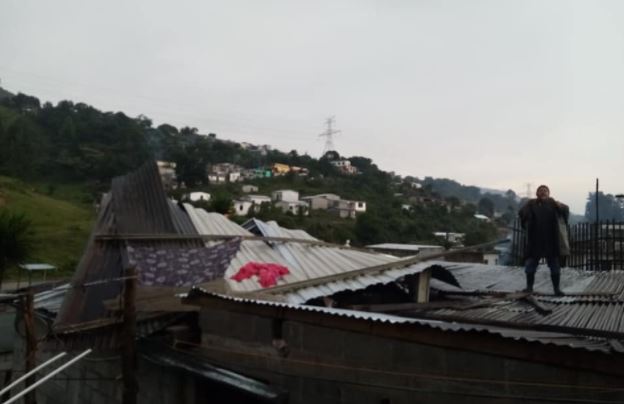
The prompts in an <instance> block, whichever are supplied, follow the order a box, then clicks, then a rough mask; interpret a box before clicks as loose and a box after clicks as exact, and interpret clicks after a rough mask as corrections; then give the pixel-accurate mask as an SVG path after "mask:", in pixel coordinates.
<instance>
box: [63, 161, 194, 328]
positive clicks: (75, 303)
mask: <svg viewBox="0 0 624 404" xmlns="http://www.w3.org/2000/svg"><path fill="white" fill-rule="evenodd" d="M98 234H106V235H114V234H183V235H195V234H197V232H196V230H195V227H194V226H193V224H192V222H191V220H190V219H189V218H188V216H187V215H186V213H185V212H184V211H183V210H182V209H181V208H180V207H178V206H176V205H175V204H174V203H173V202H172V201H170V200H169V199H168V198H167V196H166V194H165V192H164V190H163V187H162V182H161V179H160V175H159V173H158V167H157V166H156V164H155V163H154V162H148V163H146V164H144V165H143V166H141V167H140V168H139V169H137V170H136V171H133V172H131V173H129V174H127V175H124V176H121V177H116V178H114V179H113V181H112V185H111V192H110V193H108V194H106V195H105V196H104V198H103V199H102V204H101V211H100V215H99V217H98V220H97V222H96V224H95V226H94V229H93V232H92V234H91V237H90V239H89V242H88V244H87V247H86V249H85V252H84V253H83V256H82V258H81V260H80V263H79V264H78V267H77V268H76V271H75V273H74V275H73V277H72V281H71V285H72V287H71V288H69V290H68V291H67V294H66V295H65V298H64V300H63V303H62V305H61V307H60V309H59V312H58V315H57V317H56V319H55V327H65V326H70V325H74V324H76V323H83V322H90V321H93V320H96V319H100V318H103V317H106V316H108V315H109V309H108V308H107V307H106V306H105V304H104V302H105V301H107V300H111V299H114V298H116V297H117V296H119V294H120V292H121V286H122V284H121V280H120V278H121V277H122V276H123V271H124V262H127V257H126V256H125V244H124V243H123V242H121V241H103V240H97V239H96V237H95V236H96V235H98ZM137 243H139V242H137ZM150 244H151V245H158V246H178V247H191V248H192V247H202V246H203V243H202V242H201V240H199V239H198V240H169V241H166V242H140V245H143V246H145V245H150ZM85 284H89V286H86V287H81V286H84V285H85Z"/></svg>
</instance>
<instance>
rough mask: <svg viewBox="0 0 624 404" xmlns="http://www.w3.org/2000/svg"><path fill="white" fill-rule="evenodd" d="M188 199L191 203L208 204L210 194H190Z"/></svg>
mask: <svg viewBox="0 0 624 404" xmlns="http://www.w3.org/2000/svg"><path fill="white" fill-rule="evenodd" d="M188 198H189V200H190V201H191V202H198V201H206V202H208V201H209V200H210V194H209V193H208V192H191V193H190V194H189V195H188Z"/></svg>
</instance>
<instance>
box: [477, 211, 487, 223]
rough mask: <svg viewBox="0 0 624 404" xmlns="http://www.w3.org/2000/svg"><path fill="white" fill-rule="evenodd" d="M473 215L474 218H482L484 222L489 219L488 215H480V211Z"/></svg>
mask: <svg viewBox="0 0 624 404" xmlns="http://www.w3.org/2000/svg"><path fill="white" fill-rule="evenodd" d="M474 217H475V219H479V220H483V221H484V222H489V221H490V218H489V217H487V216H485V215H482V214H480V213H477V214H475V215H474Z"/></svg>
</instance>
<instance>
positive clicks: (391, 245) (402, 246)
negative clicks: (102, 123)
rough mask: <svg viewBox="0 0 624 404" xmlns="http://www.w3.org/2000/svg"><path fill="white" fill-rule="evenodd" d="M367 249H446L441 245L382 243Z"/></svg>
mask: <svg viewBox="0 0 624 404" xmlns="http://www.w3.org/2000/svg"><path fill="white" fill-rule="evenodd" d="M366 248H372V249H374V250H397V251H416V252H418V251H420V250H423V249H427V250H428V249H434V248H435V249H444V247H442V246H440V245H434V244H398V243H382V244H371V245H367V246H366Z"/></svg>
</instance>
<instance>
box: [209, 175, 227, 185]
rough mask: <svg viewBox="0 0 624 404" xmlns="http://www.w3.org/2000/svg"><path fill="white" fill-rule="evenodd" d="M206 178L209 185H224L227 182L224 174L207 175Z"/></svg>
mask: <svg viewBox="0 0 624 404" xmlns="http://www.w3.org/2000/svg"><path fill="white" fill-rule="evenodd" d="M207 178H208V182H209V183H211V184H225V183H226V182H227V175H226V174H217V173H209V174H208V177H207Z"/></svg>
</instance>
